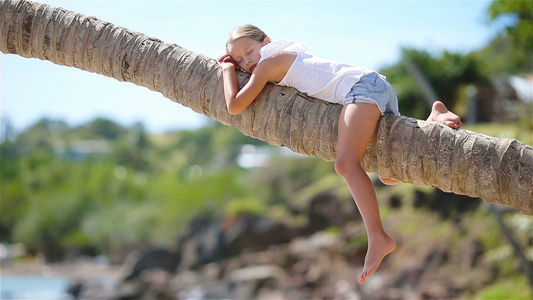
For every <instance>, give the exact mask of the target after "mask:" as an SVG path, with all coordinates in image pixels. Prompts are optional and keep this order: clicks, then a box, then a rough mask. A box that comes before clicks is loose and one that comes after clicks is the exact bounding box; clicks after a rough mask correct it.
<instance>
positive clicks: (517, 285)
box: [471, 276, 533, 300]
mask: <svg viewBox="0 0 533 300" xmlns="http://www.w3.org/2000/svg"><path fill="white" fill-rule="evenodd" d="M532 296H533V295H532V291H531V287H530V286H529V283H528V282H527V279H526V278H525V277H524V276H516V277H514V278H508V279H506V280H502V281H499V282H497V283H495V284H494V285H491V286H490V287H487V288H485V289H483V290H481V291H479V292H478V293H476V294H475V295H474V296H473V297H472V298H471V299H480V300H499V299H501V300H507V299H513V300H521V299H523V300H528V299H531V298H532Z"/></svg>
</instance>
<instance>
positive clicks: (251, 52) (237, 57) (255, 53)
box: [228, 37, 270, 73]
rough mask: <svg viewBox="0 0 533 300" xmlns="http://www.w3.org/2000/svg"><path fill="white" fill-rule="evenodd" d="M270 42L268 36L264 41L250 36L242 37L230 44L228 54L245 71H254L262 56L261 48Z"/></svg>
mask: <svg viewBox="0 0 533 300" xmlns="http://www.w3.org/2000/svg"><path fill="white" fill-rule="evenodd" d="M268 43H270V39H269V38H268V37H267V38H265V39H264V40H263V42H259V41H256V40H254V39H251V38H249V37H242V38H240V39H237V40H235V41H233V43H231V44H229V45H228V54H229V55H230V56H231V57H232V58H233V60H234V61H235V63H237V65H238V66H239V68H241V69H242V70H243V71H245V72H248V73H252V72H253V71H254V69H255V67H256V66H257V63H258V62H259V59H260V58H261V55H260V53H259V50H261V48H263V46H264V45H266V44H268Z"/></svg>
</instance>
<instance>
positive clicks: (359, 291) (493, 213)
mask: <svg viewBox="0 0 533 300" xmlns="http://www.w3.org/2000/svg"><path fill="white" fill-rule="evenodd" d="M43 2H46V3H49V4H51V5H54V6H61V7H64V8H66V9H69V10H72V11H75V12H80V13H83V14H86V15H94V16H96V17H98V18H100V19H102V20H105V21H110V22H112V23H114V24H116V25H119V26H123V27H126V28H129V29H131V30H135V31H140V32H143V33H145V34H148V35H150V36H153V37H156V38H160V39H162V40H165V41H169V42H175V43H177V44H179V45H180V46H183V47H185V48H187V49H189V50H192V51H194V52H198V53H202V54H204V55H206V56H208V57H218V56H219V55H220V54H222V53H223V52H224V49H225V41H226V38H227V36H228V34H229V32H230V31H231V29H233V28H234V27H236V26H238V25H241V24H244V23H252V24H254V25H257V26H259V27H261V28H262V29H263V30H265V31H266V32H267V34H269V35H270V36H271V37H272V38H288V39H294V40H300V41H302V42H303V43H304V44H306V45H307V46H309V48H311V49H313V50H314V51H315V52H316V53H317V54H318V55H320V56H323V57H327V58H330V59H334V60H337V61H342V62H348V63H353V64H359V65H363V66H367V67H370V68H374V69H376V70H378V71H380V73H382V74H384V75H386V76H387V78H388V80H389V81H390V82H391V83H392V84H393V86H394V88H395V90H396V92H397V94H398V97H399V101H400V111H401V112H402V114H403V115H407V116H412V117H416V118H420V119H425V118H426V116H427V115H428V114H429V110H430V103H432V102H433V101H434V100H436V99H439V100H442V101H443V102H444V103H445V104H446V105H447V106H448V107H449V108H452V110H454V111H455V112H457V113H458V114H459V115H461V117H462V118H463V122H464V124H465V125H464V128H465V129H468V130H473V131H476V132H479V133H484V134H488V135H491V136H496V137H501V138H513V139H517V140H519V141H521V142H523V143H525V144H529V145H532V144H533V120H532V119H533V110H532V109H533V108H532V107H533V105H532V102H533V77H532V76H533V58H532V53H533V52H532V43H533V20H532V14H533V7H532V2H531V1H504V0H496V1H387V2H384V1H338V2H337V1H311V2H307V1H43ZM0 59H1V61H0V62H1V69H0V75H1V81H0V99H1V105H2V107H1V111H0V113H1V139H0V159H1V163H0V184H1V185H0V197H1V198H0V200H1V202H0V242H1V244H0V259H1V261H0V263H1V268H2V274H1V280H0V293H1V298H2V299H222V298H224V299H259V298H264V299H272V298H276V299H310V298H313V299H368V298H373V299H531V296H532V285H533V273H532V272H531V268H532V267H533V263H532V262H533V233H532V232H533V231H532V224H533V218H532V217H531V216H527V215H523V214H520V213H518V212H517V211H516V210H514V209H511V208H507V207H499V206H493V205H487V204H486V203H484V202H483V201H481V200H480V199H474V198H470V197H466V196H458V195H453V194H449V193H444V192H442V191H440V190H438V189H434V188H429V187H415V186H412V185H409V184H399V185H397V186H392V187H390V186H381V185H380V184H379V180H375V179H376V178H374V177H372V178H373V179H374V181H375V182H376V184H375V185H376V191H377V194H378V198H379V202H380V208H381V214H382V218H383V222H384V226H385V229H386V230H387V232H388V233H389V234H390V235H391V236H392V237H393V238H395V239H396V241H397V243H398V247H397V249H396V251H395V252H393V253H392V254H391V255H389V256H388V257H387V258H385V260H384V261H383V263H382V265H381V267H380V269H379V270H378V272H377V273H376V274H374V275H373V276H372V277H370V278H369V280H368V281H367V283H365V284H363V285H359V284H357V280H356V279H357V277H358V275H359V273H360V272H361V270H362V266H363V263H364V257H365V253H366V248H367V237H366V232H365V229H364V225H363V223H362V220H361V217H360V215H359V213H358V211H357V208H356V206H355V204H354V202H353V200H352V198H351V196H350V193H349V190H348V189H347V187H346V186H345V184H344V182H343V180H342V179H341V178H340V177H339V176H337V175H336V174H335V171H334V169H333V164H332V163H328V162H324V161H322V160H320V159H317V158H309V157H304V156H301V155H298V154H294V153H292V152H291V151H290V150H288V149H285V148H280V147H273V146H270V145H268V144H265V143H263V142H261V141H258V140H254V139H252V138H249V137H246V136H244V135H242V134H241V133H239V132H238V131H237V130H235V129H233V128H230V127H227V126H224V125H221V124H219V123H216V122H214V121H211V120H210V119H208V118H206V117H204V116H201V115H198V114H196V113H194V112H192V110H190V109H188V108H185V107H183V106H181V105H178V104H175V103H173V102H171V101H169V100H168V99H166V98H164V97H162V96H161V95H160V94H159V93H155V92H152V91H149V90H147V89H146V88H142V87H138V86H135V85H133V84H129V83H122V82H118V81H116V80H114V79H110V78H106V77H103V76H100V75H95V74H91V73H88V72H84V71H80V70H77V69H73V68H66V67H61V66H56V65H53V64H52V63H50V62H44V61H39V60H35V59H25V58H22V57H18V56H15V55H5V54H0Z"/></svg>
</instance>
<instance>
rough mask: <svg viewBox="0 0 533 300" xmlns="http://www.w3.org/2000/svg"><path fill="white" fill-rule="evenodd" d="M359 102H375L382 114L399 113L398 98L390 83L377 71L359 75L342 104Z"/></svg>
mask: <svg viewBox="0 0 533 300" xmlns="http://www.w3.org/2000/svg"><path fill="white" fill-rule="evenodd" d="M360 102H362V103H372V104H376V105H377V106H378V108H379V110H380V111H381V114H382V115H397V116H399V115H400V110H399V109H398V98H397V97H396V93H395V92H394V89H393V88H392V85H391V84H390V83H389V82H388V81H387V80H386V79H385V76H383V75H380V74H378V73H372V74H368V75H364V76H363V77H361V79H360V80H359V81H358V82H356V83H355V84H354V85H353V86H352V89H351V90H350V92H349V93H348V95H346V98H345V99H344V105H347V104H349V103H360Z"/></svg>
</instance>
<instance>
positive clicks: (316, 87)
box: [218, 25, 461, 283]
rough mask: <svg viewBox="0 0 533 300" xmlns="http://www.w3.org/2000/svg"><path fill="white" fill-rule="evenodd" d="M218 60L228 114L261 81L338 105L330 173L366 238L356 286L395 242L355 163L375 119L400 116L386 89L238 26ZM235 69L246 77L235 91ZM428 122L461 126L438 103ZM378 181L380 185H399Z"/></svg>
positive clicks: (364, 72)
mask: <svg viewBox="0 0 533 300" xmlns="http://www.w3.org/2000/svg"><path fill="white" fill-rule="evenodd" d="M218 62H219V64H220V66H221V68H222V72H223V73H222V78H223V81H224V97H225V99H226V104H227V107H228V111H229V113H230V114H232V115H235V114H239V113H241V112H242V111H243V110H244V109H246V107H248V105H250V103H251V102H252V101H254V99H255V98H256V97H257V96H258V95H259V93H260V92H261V90H262V89H263V87H264V86H265V85H266V84H267V82H274V83H276V84H279V85H283V86H290V87H293V88H296V89H298V90H299V91H300V92H303V93H307V94H308V95H309V96H313V97H316V98H319V99H322V100H325V101H329V102H333V103H339V104H342V105H343V109H342V111H341V113H340V116H339V124H338V126H339V127H338V140H337V143H338V145H337V159H336V161H335V170H336V171H337V173H338V174H339V175H340V176H342V177H343V178H344V180H345V181H346V183H347V184H348V186H349V188H350V192H351V193H352V196H353V198H354V200H355V202H356V204H357V207H358V209H359V211H360V213H361V216H362V217H363V221H364V223H365V227H366V230H367V234H368V251H367V254H366V257H365V265H364V267H363V272H362V273H361V275H360V276H359V282H360V283H363V282H364V281H365V280H366V279H367V278H368V276H370V275H372V274H373V273H374V272H375V271H376V270H377V268H378V267H379V265H380V263H381V261H382V260H383V258H384V257H385V256H386V255H387V254H388V253H390V252H392V251H393V250H394V249H395V248H396V242H395V241H394V240H393V239H392V238H391V237H390V236H389V235H387V233H386V232H385V230H384V229H383V225H382V223H381V218H380V215H379V207H378V203H377V199H376V193H375V190H374V186H373V185H372V182H371V181H370V178H369V177H368V175H367V174H366V172H365V171H364V170H363V168H362V167H361V159H362V157H363V154H364V152H365V150H366V147H367V145H368V143H369V142H370V139H371V138H372V136H373V134H374V130H375V128H376V126H377V124H378V121H379V119H380V117H381V115H382V114H395V115H399V114H400V112H399V111H398V99H397V98H396V95H395V93H394V90H393V88H392V86H391V85H390V84H389V83H388V82H387V81H386V80H385V77H384V76H383V75H380V74H378V73H377V72H376V71H373V70H370V69H367V68H363V67H359V66H353V65H347V64H342V63H337V62H333V61H329V60H325V59H323V58H320V57H317V56H316V55H315V54H314V53H313V52H311V51H310V50H309V49H307V48H305V47H304V46H303V45H302V44H300V43H298V42H293V41H288V40H271V39H270V38H269V37H268V36H267V35H266V34H265V33H264V32H263V31H262V30H261V29H259V28H257V27H255V26H253V25H244V26H240V27H237V28H235V29H234V30H233V31H232V32H231V34H230V37H229V39H228V42H227V44H226V54H225V55H223V56H221V57H220V58H219V59H218ZM236 69H241V70H243V71H245V72H248V73H250V74H251V77H250V80H249V81H248V83H246V85H245V86H244V87H243V88H242V89H241V90H239V87H238V82H237V75H236ZM428 120H429V121H438V122H442V123H444V124H446V125H448V126H450V127H452V128H459V127H460V126H461V120H460V118H459V117H458V116H457V115H455V114H453V113H451V112H449V111H448V110H447V108H446V107H445V106H444V104H442V103H441V102H439V101H437V102H435V103H434V104H433V108H432V112H431V114H430V116H429V118H428ZM381 180H382V181H383V182H384V183H385V184H396V183H398V182H400V181H399V180H396V179H386V178H381Z"/></svg>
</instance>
